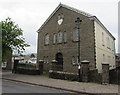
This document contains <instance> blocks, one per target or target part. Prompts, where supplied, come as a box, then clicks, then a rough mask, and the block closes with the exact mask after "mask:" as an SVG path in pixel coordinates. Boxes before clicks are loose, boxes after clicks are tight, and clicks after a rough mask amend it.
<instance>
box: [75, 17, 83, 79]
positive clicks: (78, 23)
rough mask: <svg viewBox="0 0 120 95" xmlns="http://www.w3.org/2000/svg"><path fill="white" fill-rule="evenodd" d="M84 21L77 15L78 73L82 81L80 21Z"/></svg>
mask: <svg viewBox="0 0 120 95" xmlns="http://www.w3.org/2000/svg"><path fill="white" fill-rule="evenodd" d="M81 22H82V20H80V18H79V17H77V19H76V20H75V23H76V25H77V30H78V54H77V55H78V56H77V57H78V75H79V80H78V81H80V23H81Z"/></svg>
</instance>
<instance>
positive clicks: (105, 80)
mask: <svg viewBox="0 0 120 95" xmlns="http://www.w3.org/2000/svg"><path fill="white" fill-rule="evenodd" d="M108 83H109V63H106V62H104V63H102V84H108Z"/></svg>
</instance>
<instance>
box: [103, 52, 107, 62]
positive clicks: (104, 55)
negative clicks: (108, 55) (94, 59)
mask: <svg viewBox="0 0 120 95" xmlns="http://www.w3.org/2000/svg"><path fill="white" fill-rule="evenodd" d="M105 61H106V60H105V54H103V62H105Z"/></svg>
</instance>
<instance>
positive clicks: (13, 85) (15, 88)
mask: <svg viewBox="0 0 120 95" xmlns="http://www.w3.org/2000/svg"><path fill="white" fill-rule="evenodd" d="M2 93H3V95H4V94H5V93H56V94H60V93H62V95H71V94H72V92H68V91H63V90H59V89H53V88H47V87H42V86H37V85H31V84H26V83H21V82H15V81H9V80H2ZM68 93H69V94H68ZM70 93H71V94H70ZM5 95H6V94H5ZM44 95H45V94H44ZM54 95H55V94H54ZM60 95H61V94H60ZM74 95H78V94H77V93H76V94H75V93H74ZM79 95H80V94H79Z"/></svg>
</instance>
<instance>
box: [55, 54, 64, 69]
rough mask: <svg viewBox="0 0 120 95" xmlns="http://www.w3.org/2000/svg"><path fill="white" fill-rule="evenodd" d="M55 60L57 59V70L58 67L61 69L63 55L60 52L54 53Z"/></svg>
mask: <svg viewBox="0 0 120 95" xmlns="http://www.w3.org/2000/svg"><path fill="white" fill-rule="evenodd" d="M56 61H57V67H58V70H59V69H61V70H63V55H62V53H57V54H56Z"/></svg>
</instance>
